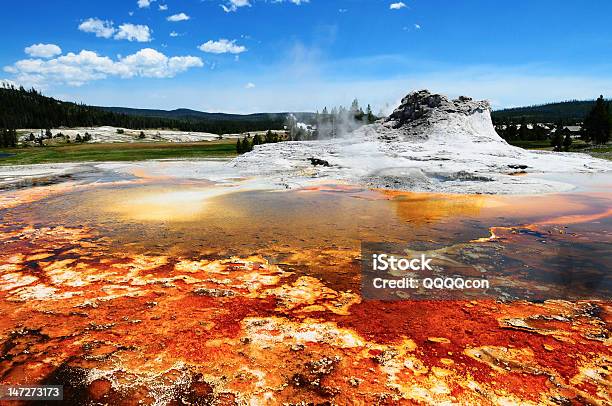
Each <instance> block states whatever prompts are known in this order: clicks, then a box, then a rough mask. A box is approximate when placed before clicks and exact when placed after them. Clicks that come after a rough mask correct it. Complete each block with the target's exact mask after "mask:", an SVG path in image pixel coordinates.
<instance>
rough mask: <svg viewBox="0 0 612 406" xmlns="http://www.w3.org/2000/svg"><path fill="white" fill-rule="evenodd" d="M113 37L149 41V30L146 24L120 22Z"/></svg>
mask: <svg viewBox="0 0 612 406" xmlns="http://www.w3.org/2000/svg"><path fill="white" fill-rule="evenodd" d="M114 38H115V39H127V40H128V41H138V42H149V41H151V30H150V29H149V27H147V26H146V25H135V24H121V25H120V26H119V29H118V30H117V33H116V34H115V37H114Z"/></svg>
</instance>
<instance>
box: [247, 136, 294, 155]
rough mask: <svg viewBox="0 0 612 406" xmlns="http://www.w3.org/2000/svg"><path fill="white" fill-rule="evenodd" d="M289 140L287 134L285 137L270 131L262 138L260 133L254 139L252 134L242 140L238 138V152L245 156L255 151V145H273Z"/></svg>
mask: <svg viewBox="0 0 612 406" xmlns="http://www.w3.org/2000/svg"><path fill="white" fill-rule="evenodd" d="M287 139H288V137H287V135H286V133H285V135H284V136H283V135H281V134H278V133H275V132H273V131H271V130H268V131H267V132H266V133H265V135H264V136H262V135H261V134H260V133H257V134H255V136H253V137H251V134H247V135H246V136H244V137H243V138H242V139H240V138H238V140H237V141H236V152H237V153H238V154H244V153H247V152H251V151H253V148H254V147H255V145H262V144H272V143H275V142H281V141H286V140H287Z"/></svg>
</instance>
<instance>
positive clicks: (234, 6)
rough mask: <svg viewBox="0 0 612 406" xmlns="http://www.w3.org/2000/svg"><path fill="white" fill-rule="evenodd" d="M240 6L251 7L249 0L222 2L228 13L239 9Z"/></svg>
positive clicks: (224, 9)
mask: <svg viewBox="0 0 612 406" xmlns="http://www.w3.org/2000/svg"><path fill="white" fill-rule="evenodd" d="M240 7H251V3H250V2H249V0H228V1H227V3H226V4H221V8H222V9H223V11H225V12H226V13H231V12H234V11H236V10H238V9H239V8H240Z"/></svg>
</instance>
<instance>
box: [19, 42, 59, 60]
mask: <svg viewBox="0 0 612 406" xmlns="http://www.w3.org/2000/svg"><path fill="white" fill-rule="evenodd" d="M24 52H25V53H26V54H28V55H30V56H34V57H38V58H51V57H52V56H55V55H59V54H61V53H62V49H61V48H60V47H58V46H57V45H55V44H34V45H30V46H29V47H27V48H26V49H24Z"/></svg>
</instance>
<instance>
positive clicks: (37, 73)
mask: <svg viewBox="0 0 612 406" xmlns="http://www.w3.org/2000/svg"><path fill="white" fill-rule="evenodd" d="M202 66H204V62H203V61H202V60H201V59H200V58H198V57H195V56H173V57H168V56H166V55H164V54H163V53H161V52H158V51H156V50H154V49H152V48H144V49H141V50H140V51H138V52H136V53H134V54H131V55H128V56H126V57H123V58H121V57H120V58H118V59H117V60H113V59H111V58H109V57H107V56H100V55H98V54H97V53H96V52H93V51H88V50H82V51H81V52H79V53H78V54H75V53H72V52H70V53H68V54H66V55H62V56H59V57H57V58H53V59H48V60H42V59H22V60H20V61H17V62H15V63H14V64H13V65H10V66H7V67H5V68H4V70H5V71H6V72H8V73H11V74H13V75H14V76H15V80H16V81H17V82H19V83H25V84H27V85H31V86H37V87H45V85H47V84H66V85H69V86H81V85H83V84H85V83H87V82H91V81H94V80H101V79H105V78H108V77H120V78H132V77H149V78H170V77H174V76H176V75H177V74H178V73H181V72H184V71H186V70H188V69H190V68H196V67H202Z"/></svg>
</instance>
